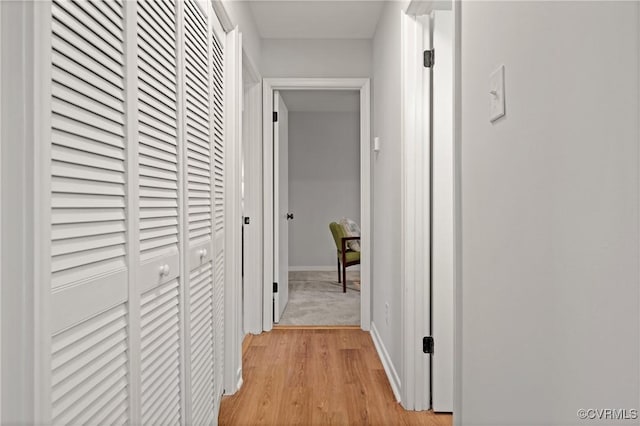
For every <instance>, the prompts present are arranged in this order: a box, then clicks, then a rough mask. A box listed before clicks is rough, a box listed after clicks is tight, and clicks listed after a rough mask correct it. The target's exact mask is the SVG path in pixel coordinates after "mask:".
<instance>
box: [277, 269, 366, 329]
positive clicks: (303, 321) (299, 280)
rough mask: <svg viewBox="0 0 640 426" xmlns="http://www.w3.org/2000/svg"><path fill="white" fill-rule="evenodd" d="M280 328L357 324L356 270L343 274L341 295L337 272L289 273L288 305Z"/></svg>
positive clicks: (358, 297)
mask: <svg viewBox="0 0 640 426" xmlns="http://www.w3.org/2000/svg"><path fill="white" fill-rule="evenodd" d="M279 324H280V325H360V271H347V292H346V293H343V292H342V284H341V283H338V273H337V271H331V272H329V271H295V272H289V303H287V307H286V308H285V310H284V313H283V315H282V318H280V322H279Z"/></svg>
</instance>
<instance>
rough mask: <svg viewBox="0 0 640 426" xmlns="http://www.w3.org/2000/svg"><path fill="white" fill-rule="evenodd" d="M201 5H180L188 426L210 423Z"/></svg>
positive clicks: (205, 46)
mask: <svg viewBox="0 0 640 426" xmlns="http://www.w3.org/2000/svg"><path fill="white" fill-rule="evenodd" d="M208 12H209V6H208V5H207V3H206V2H198V1H195V0H186V1H185V2H184V14H183V16H184V54H185V56H184V87H183V91H184V92H183V93H184V99H185V102H184V117H185V127H184V132H185V133H184V140H185V142H186V155H185V157H186V166H187V167H186V182H187V191H186V200H185V201H186V203H185V204H186V206H187V217H188V221H187V234H188V255H187V268H188V270H189V297H188V301H189V303H188V305H189V339H190V345H189V347H190V391H191V395H190V396H191V407H192V414H191V418H192V423H193V424H211V423H213V421H214V416H215V412H214V405H213V400H214V351H213V339H214V335H213V332H214V329H213V327H214V317H213V312H214V306H213V267H212V263H211V254H212V251H213V239H212V196H211V194H212V192H211V163H212V149H211V123H210V121H211V120H210V117H211V112H210V99H211V93H210V92H211V84H210V78H209V66H210V64H209V61H210V45H209V38H210V29H209V13H208Z"/></svg>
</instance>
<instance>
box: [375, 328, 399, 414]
mask: <svg viewBox="0 0 640 426" xmlns="http://www.w3.org/2000/svg"><path fill="white" fill-rule="evenodd" d="M370 333H371V338H372V339H373V344H374V346H375V347H376V351H377V352H378V356H379V357H380V361H381V362H382V366H383V367H384V371H385V373H387V379H389V384H390V385H391V390H393V395H394V396H395V397H396V401H398V402H400V401H401V398H400V388H401V386H400V376H399V375H398V372H397V371H396V369H395V368H393V363H392V362H391V357H389V352H387V348H386V347H385V346H384V343H382V339H381V338H380V334H378V329H377V328H376V325H375V323H374V322H373V321H371V331H370Z"/></svg>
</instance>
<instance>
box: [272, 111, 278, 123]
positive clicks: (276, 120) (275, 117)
mask: <svg viewBox="0 0 640 426" xmlns="http://www.w3.org/2000/svg"><path fill="white" fill-rule="evenodd" d="M273 122H274V123H277V122H278V113H277V112H276V111H273Z"/></svg>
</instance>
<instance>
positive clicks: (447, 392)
mask: <svg viewBox="0 0 640 426" xmlns="http://www.w3.org/2000/svg"><path fill="white" fill-rule="evenodd" d="M432 28H433V48H434V49H435V51H436V61H435V65H434V67H433V82H434V84H433V133H432V134H433V247H432V256H433V257H432V259H433V264H432V267H433V271H432V277H433V281H432V289H433V292H432V312H433V324H432V335H433V339H434V342H435V344H434V346H435V350H434V353H433V358H432V362H433V377H432V383H433V396H432V397H433V410H434V411H440V412H443V411H447V412H452V411H453V268H454V262H453V254H454V246H453V44H452V41H453V17H452V12H451V11H444V10H442V11H441V10H439V11H435V12H434V15H433V26H432Z"/></svg>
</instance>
